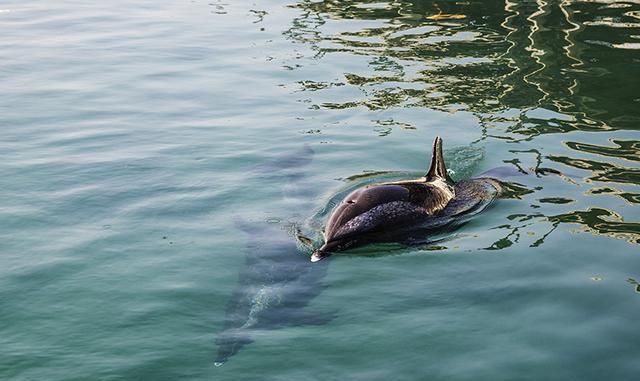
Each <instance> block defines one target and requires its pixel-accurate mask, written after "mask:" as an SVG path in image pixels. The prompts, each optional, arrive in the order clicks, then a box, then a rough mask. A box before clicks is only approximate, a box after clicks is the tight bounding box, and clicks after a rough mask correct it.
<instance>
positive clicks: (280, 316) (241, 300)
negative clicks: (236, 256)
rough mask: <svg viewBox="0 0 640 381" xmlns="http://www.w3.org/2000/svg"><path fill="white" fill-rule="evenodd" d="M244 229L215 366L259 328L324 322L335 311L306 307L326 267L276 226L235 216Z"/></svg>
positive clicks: (319, 287) (320, 285) (317, 290)
mask: <svg viewBox="0 0 640 381" xmlns="http://www.w3.org/2000/svg"><path fill="white" fill-rule="evenodd" d="M236 226H237V227H238V228H239V229H240V230H242V231H244V232H245V233H247V234H248V235H249V236H250V237H251V239H250V240H249V241H248V242H247V247H246V251H247V256H246V261H245V262H246V264H245V267H244V269H243V270H242V271H241V272H240V274H239V277H238V278H239V281H238V285H237V286H236V288H235V290H234V292H233V294H232V295H231V298H230V299H229V302H228V304H227V308H226V313H225V319H224V325H223V328H222V331H221V332H220V333H219V334H218V336H217V338H216V344H217V346H218V351H217V355H216V358H215V360H214V365H215V366H217V367H219V366H222V365H223V364H224V363H226V362H227V361H228V360H229V358H230V357H232V356H234V355H235V354H237V353H238V352H239V351H240V349H241V348H242V347H244V346H246V345H247V344H250V343H252V342H253V337H254V336H255V334H256V333H257V332H260V331H262V330H275V329H281V328H285V327H292V326H302V325H323V324H326V323H327V322H329V321H331V320H332V319H333V318H334V311H329V312H322V311H311V310H308V308H307V307H308V305H309V304H310V302H311V301H312V300H313V299H314V298H315V297H317V296H318V295H320V293H321V292H322V291H323V290H324V289H325V286H324V285H323V282H322V281H323V279H324V277H325V276H326V273H327V267H328V266H320V267H317V266H316V265H313V264H311V263H309V260H308V259H307V257H306V256H303V255H301V254H300V248H299V247H298V245H297V242H296V240H295V238H294V237H292V236H291V234H290V233H289V232H287V231H284V230H282V229H281V228H280V227H277V226H270V225H268V224H264V223H262V224H261V223H248V222H245V221H242V220H236Z"/></svg>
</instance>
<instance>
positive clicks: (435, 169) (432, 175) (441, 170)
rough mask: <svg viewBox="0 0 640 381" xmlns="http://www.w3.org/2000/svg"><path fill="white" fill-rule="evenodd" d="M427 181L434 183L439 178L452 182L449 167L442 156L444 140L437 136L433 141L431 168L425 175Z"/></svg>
mask: <svg viewBox="0 0 640 381" xmlns="http://www.w3.org/2000/svg"><path fill="white" fill-rule="evenodd" d="M425 177H426V179H427V181H428V182H429V181H434V180H436V179H438V178H441V179H444V180H446V181H449V182H450V181H451V179H450V178H449V174H448V173H447V167H446V166H445V164H444V157H443V155H442V138H441V137H439V136H436V139H435V140H434V141H433V152H432V154H431V167H429V171H428V172H427V174H426V175H425Z"/></svg>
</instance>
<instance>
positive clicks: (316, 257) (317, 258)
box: [311, 250, 327, 263]
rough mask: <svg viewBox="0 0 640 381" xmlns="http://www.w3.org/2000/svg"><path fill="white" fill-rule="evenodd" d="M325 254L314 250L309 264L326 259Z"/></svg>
mask: <svg viewBox="0 0 640 381" xmlns="http://www.w3.org/2000/svg"><path fill="white" fill-rule="evenodd" d="M326 256H327V254H325V253H324V252H322V251H320V250H316V251H314V252H313V254H311V262H314V263H315V262H318V261H320V260H321V259H322V258H324V257H326Z"/></svg>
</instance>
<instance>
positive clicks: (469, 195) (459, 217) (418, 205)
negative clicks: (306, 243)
mask: <svg viewBox="0 0 640 381" xmlns="http://www.w3.org/2000/svg"><path fill="white" fill-rule="evenodd" d="M502 189H503V186H502V183H501V182H500V181H499V180H497V179H495V178H492V177H485V176H480V177H474V178H471V179H468V180H463V181H460V182H458V183H454V182H453V181H452V180H451V178H450V177H449V175H448V173H447V168H446V166H445V162H444V158H443V156H442V138H440V137H439V136H437V137H436V138H435V140H434V142H433V152H432V156H431V166H430V168H429V170H428V171H427V174H426V175H425V176H424V177H422V178H418V179H415V180H408V181H397V182H388V183H381V184H371V185H367V186H364V187H362V188H359V189H356V190H355V191H353V192H351V193H350V194H349V195H347V196H346V197H345V198H344V199H343V200H342V201H341V202H340V204H338V206H337V207H336V208H335V209H334V210H333V212H332V213H331V216H330V217H329V220H328V222H327V224H326V227H325V229H324V244H323V245H322V246H321V247H320V248H319V249H317V250H315V251H314V252H313V254H312V255H311V262H317V261H319V260H321V259H322V258H324V257H327V256H329V255H330V254H331V253H336V252H339V251H343V250H346V249H349V248H353V247H355V246H361V245H363V244H367V243H373V242H393V241H398V240H399V239H400V238H406V235H407V233H408V232H412V231H413V232H415V231H426V230H435V229H438V228H443V227H446V226H449V225H452V224H455V223H461V222H463V221H464V220H465V218H469V217H470V216H472V215H475V214H477V213H479V212H480V211H482V210H484V209H485V208H486V207H487V206H488V205H489V204H490V203H491V201H493V200H494V199H495V198H496V197H498V196H499V195H500V192H501V191H502Z"/></svg>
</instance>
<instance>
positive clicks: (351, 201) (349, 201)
mask: <svg viewBox="0 0 640 381" xmlns="http://www.w3.org/2000/svg"><path fill="white" fill-rule="evenodd" d="M353 203H355V201H353V200H348V201H347V204H353Z"/></svg>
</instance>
